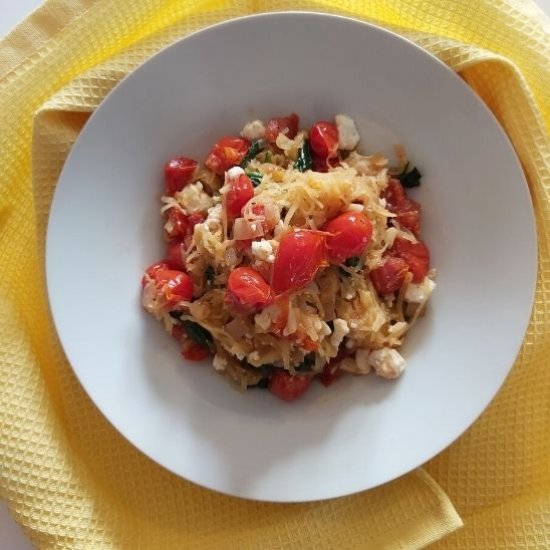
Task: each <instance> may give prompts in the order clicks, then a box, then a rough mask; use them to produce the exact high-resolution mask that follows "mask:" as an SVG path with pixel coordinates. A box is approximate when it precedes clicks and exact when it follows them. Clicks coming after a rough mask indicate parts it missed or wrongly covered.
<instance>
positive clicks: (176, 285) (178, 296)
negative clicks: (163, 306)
mask: <svg viewBox="0 0 550 550" xmlns="http://www.w3.org/2000/svg"><path fill="white" fill-rule="evenodd" d="M153 279H154V281H155V284H156V286H157V289H158V290H159V292H161V293H162V295H163V296H164V299H165V300H166V303H167V305H169V306H170V305H175V304H177V303H178V302H180V301H181V300H185V301H186V302H190V301H191V300H192V299H193V281H192V279H191V277H189V275H187V273H183V272H182V271H176V270H175V269H163V270H159V271H157V272H156V273H155V276H154V277H153Z"/></svg>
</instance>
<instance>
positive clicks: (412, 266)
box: [388, 237, 430, 283]
mask: <svg viewBox="0 0 550 550" xmlns="http://www.w3.org/2000/svg"><path fill="white" fill-rule="evenodd" d="M388 254H390V255H392V256H396V257H398V258H401V259H402V260H404V261H405V263H406V264H407V266H408V269H409V271H410V272H411V273H412V275H413V279H412V280H413V283H420V282H421V281H422V280H423V279H424V277H425V276H426V274H427V273H428V270H429V269H430V251H429V250H428V247H427V246H426V244H425V243H424V242H422V241H418V242H416V243H411V242H410V241H408V240H407V239H403V238H401V237H397V238H396V239H395V242H394V243H393V246H392V247H391V248H390V250H389V251H388Z"/></svg>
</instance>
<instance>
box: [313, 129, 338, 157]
mask: <svg viewBox="0 0 550 550" xmlns="http://www.w3.org/2000/svg"><path fill="white" fill-rule="evenodd" d="M309 144H310V147H311V153H312V154H313V156H315V157H316V158H317V159H318V160H325V161H326V160H329V159H334V158H336V157H337V156H338V128H336V124H333V123H332V122H326V121H321V122H317V123H315V124H314V125H313V126H312V127H311V130H310V131H309Z"/></svg>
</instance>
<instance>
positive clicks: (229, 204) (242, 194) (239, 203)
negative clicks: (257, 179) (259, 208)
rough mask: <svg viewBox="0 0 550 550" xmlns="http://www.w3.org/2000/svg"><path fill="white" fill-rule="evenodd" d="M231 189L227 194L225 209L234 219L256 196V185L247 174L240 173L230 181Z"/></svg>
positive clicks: (228, 215) (229, 217) (230, 217)
mask: <svg viewBox="0 0 550 550" xmlns="http://www.w3.org/2000/svg"><path fill="white" fill-rule="evenodd" d="M228 185H229V189H228V191H227V193H226V194H225V199H224V200H225V210H226V213H227V217H228V219H230V220H234V219H235V218H238V217H239V216H240V215H241V212H242V209H243V208H244V206H245V205H246V203H247V202H248V201H249V200H250V199H251V198H252V197H253V196H254V185H252V180H251V179H250V178H249V177H248V176H247V175H246V174H240V175H239V176H238V177H237V178H235V179H234V180H231V181H230V182H229V184H228Z"/></svg>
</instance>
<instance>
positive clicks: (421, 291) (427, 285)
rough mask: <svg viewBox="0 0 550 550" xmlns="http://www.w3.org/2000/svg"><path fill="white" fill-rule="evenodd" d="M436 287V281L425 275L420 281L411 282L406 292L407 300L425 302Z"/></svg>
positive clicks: (415, 302) (418, 302) (417, 302)
mask: <svg viewBox="0 0 550 550" xmlns="http://www.w3.org/2000/svg"><path fill="white" fill-rule="evenodd" d="M434 288H435V283H434V282H433V281H432V280H431V279H430V278H429V277H424V280H423V281H422V282H420V283H410V284H409V286H408V287H407V290H406V292H405V300H406V301H407V302H412V303H414V304H423V303H424V302H425V301H426V300H427V299H428V298H429V297H430V295H431V293H432V292H433V290H434Z"/></svg>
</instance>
